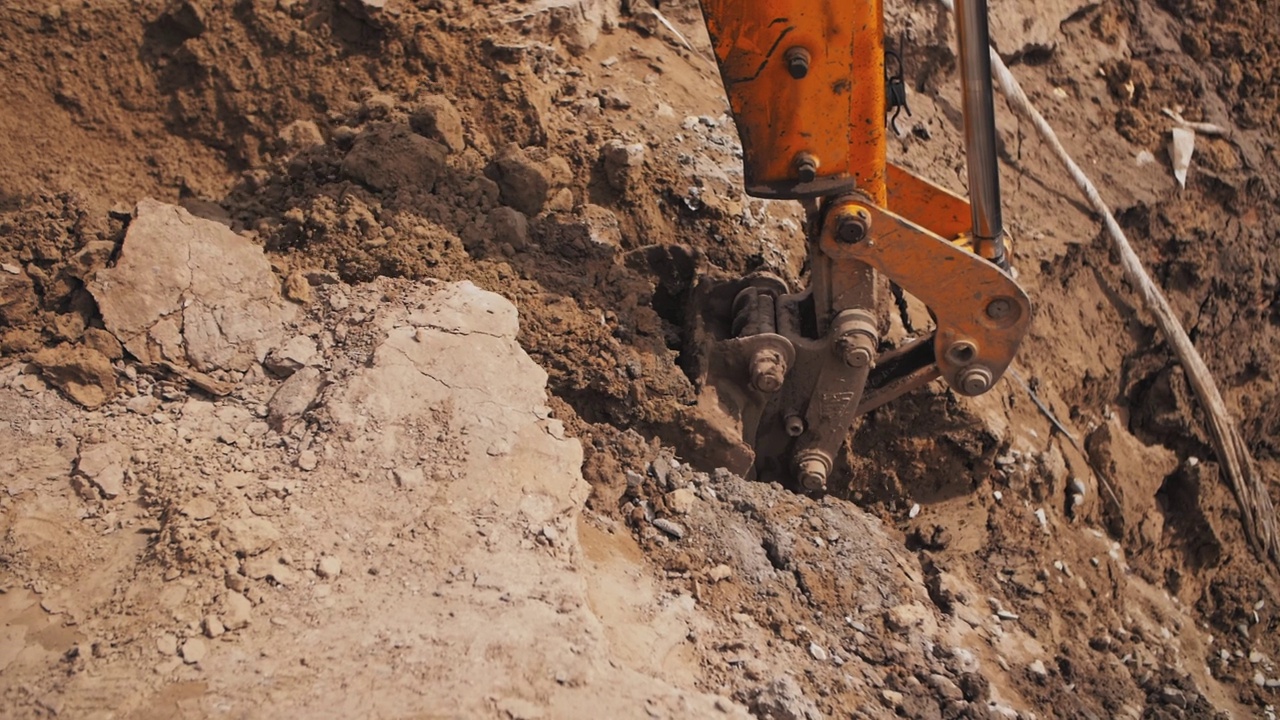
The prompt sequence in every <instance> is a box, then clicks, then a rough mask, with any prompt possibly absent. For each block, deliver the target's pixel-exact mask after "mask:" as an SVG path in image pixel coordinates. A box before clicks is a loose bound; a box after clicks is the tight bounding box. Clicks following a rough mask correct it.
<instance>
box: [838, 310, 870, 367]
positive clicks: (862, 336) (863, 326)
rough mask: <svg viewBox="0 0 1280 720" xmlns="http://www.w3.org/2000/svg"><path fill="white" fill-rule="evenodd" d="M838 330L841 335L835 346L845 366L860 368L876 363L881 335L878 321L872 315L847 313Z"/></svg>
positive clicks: (859, 312) (855, 312) (851, 311)
mask: <svg viewBox="0 0 1280 720" xmlns="http://www.w3.org/2000/svg"><path fill="white" fill-rule="evenodd" d="M837 330H838V332H839V333H840V334H839V335H838V336H837V337H836V341H835V343H834V346H835V350H836V352H837V353H838V354H839V355H840V359H841V360H843V361H844V364H845V365H848V366H849V367H852V368H860V367H866V366H869V365H871V364H872V363H873V362H874V361H875V357H876V348H877V347H878V346H879V344H880V333H879V332H878V331H877V330H876V319H875V317H874V316H873V315H871V313H869V312H865V311H861V310H850V311H847V312H846V313H845V314H844V319H843V322H842V323H841V325H840V326H839V327H838V328H837Z"/></svg>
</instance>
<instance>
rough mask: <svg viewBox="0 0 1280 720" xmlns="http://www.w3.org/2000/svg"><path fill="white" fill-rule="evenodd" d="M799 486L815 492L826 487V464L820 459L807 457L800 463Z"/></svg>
mask: <svg viewBox="0 0 1280 720" xmlns="http://www.w3.org/2000/svg"><path fill="white" fill-rule="evenodd" d="M800 487H803V488H804V489H805V490H808V491H809V492H816V491H818V490H823V489H825V488H826V487H827V465H826V463H824V462H822V461H821V460H817V459H809V460H805V461H803V462H801V463H800Z"/></svg>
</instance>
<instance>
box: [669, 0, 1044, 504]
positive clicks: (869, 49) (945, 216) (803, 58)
mask: <svg viewBox="0 0 1280 720" xmlns="http://www.w3.org/2000/svg"><path fill="white" fill-rule="evenodd" d="M701 4H702V10H703V16H704V18H705V19H706V23H707V29H708V31H709V33H710V35H711V39H712V44H713V47H714V50H715V55H716V61H717V64H718V66H719V69H720V75H721V78H722V80H723V81H724V85H725V89H726V91H727V94H728V97H729V102H730V107H731V109H732V111H733V115H734V120H735V123H736V126H737V128H738V132H739V136H740V138H741V140H742V146H743V164H744V173H745V180H746V191H747V192H748V194H751V195H754V196H757V197H772V198H798V199H801V200H802V201H803V202H804V205H805V210H806V214H807V221H806V231H805V234H806V236H807V240H808V242H809V248H810V256H809V259H810V273H809V287H808V288H807V289H805V290H803V291H801V292H797V293H794V294H792V293H790V292H789V290H788V288H787V287H786V285H785V284H784V283H782V282H781V281H780V280H778V279H777V278H774V277H772V276H767V275H756V276H753V277H750V278H746V279H744V280H742V281H737V282H727V283H716V282H712V281H710V280H708V279H704V280H703V282H701V283H699V285H698V287H697V289H696V291H695V298H694V300H693V305H694V307H695V312H694V313H692V314H691V315H692V322H693V324H694V332H693V334H692V337H690V338H689V345H688V346H687V347H686V357H687V358H688V359H689V362H688V364H689V366H690V367H691V368H692V372H691V374H692V376H693V379H694V382H695V384H696V385H697V387H698V388H699V395H698V409H699V413H700V414H702V415H705V416H706V417H709V418H712V419H713V421H712V422H708V423H706V425H705V426H703V427H701V428H700V429H701V431H702V432H703V433H705V435H706V437H707V438H710V439H709V440H708V441H707V442H708V444H709V445H710V444H713V442H712V441H713V440H716V441H722V442H723V448H722V449H721V450H719V451H717V452H713V453H710V455H711V458H709V459H710V460H711V461H712V462H719V464H722V465H724V466H725V467H728V468H729V469H731V470H735V471H736V472H739V473H742V474H744V475H746V476H748V477H756V478H760V479H769V480H783V481H787V482H791V483H793V484H798V485H799V486H800V487H801V488H802V489H804V490H807V491H811V492H815V491H821V490H823V489H825V488H826V486H827V482H828V479H829V476H830V474H831V472H832V468H833V458H835V457H837V455H838V453H839V450H840V446H841V444H842V443H843V442H844V441H845V440H846V438H847V437H848V435H849V431H850V428H851V426H852V424H853V423H854V422H855V420H856V418H857V416H858V415H860V414H863V413H866V412H869V411H870V410H872V409H874V408H876V407H879V406H880V405H883V404H884V403H885V402H888V401H890V400H892V399H893V398H896V397H898V396H900V395H902V394H903V393H905V392H908V391H910V390H911V389H913V388H917V387H920V386H921V385H924V384H926V383H928V382H931V381H933V380H935V379H937V378H943V379H945V380H946V381H947V382H948V383H949V384H950V385H951V386H952V387H953V388H955V389H956V390H957V391H958V392H961V393H964V394H979V393H982V392H986V391H987V390H989V389H990V388H991V387H992V386H993V385H994V383H995V382H996V381H997V380H998V379H999V378H1000V376H1001V374H1002V373H1004V371H1005V370H1006V369H1007V367H1008V365H1009V363H1010V362H1011V360H1012V358H1013V354H1014V352H1015V351H1016V349H1017V347H1018V345H1019V344H1020V342H1021V341H1022V338H1023V337H1024V336H1025V334H1026V332H1027V328H1028V326H1029V323H1030V317H1031V305H1030V301H1029V300H1028V299H1027V296H1026V294H1025V293H1024V292H1023V291H1022V289H1021V288H1019V287H1018V285H1017V284H1016V283H1015V282H1014V281H1013V279H1012V278H1011V277H1010V276H1009V274H1008V273H1007V272H1005V271H1004V269H1002V268H1007V265H1006V264H1004V263H1007V261H1008V257H1009V253H1008V252H1006V250H1007V245H1008V243H1007V237H1006V236H1005V234H1004V233H1002V232H992V231H991V227H992V224H993V223H994V224H995V225H996V226H998V225H999V197H998V184H997V183H996V182H995V181H996V180H998V178H997V177H996V175H995V173H994V168H995V164H994V162H995V161H994V149H993V146H992V149H991V151H990V152H988V151H987V150H981V151H976V152H977V154H971V156H970V167H971V169H973V171H974V172H977V173H979V178H978V180H979V181H981V187H980V188H979V189H978V191H977V192H976V193H975V197H976V198H977V199H976V200H975V202H976V203H977V204H978V205H979V206H980V207H978V208H976V209H975V208H971V207H970V204H969V202H967V201H966V200H965V199H964V198H962V197H959V196H957V195H955V194H953V193H950V192H948V191H946V190H944V189H942V188H939V187H937V186H935V185H933V184H931V183H928V182H926V181H924V180H922V179H920V178H917V177H915V176H913V175H911V174H910V173H908V172H906V171H904V170H902V169H900V168H897V167H894V166H892V165H889V164H887V162H886V160H885V133H884V127H885V125H884V110H885V103H886V98H885V94H886V85H885V78H884V47H883V37H884V33H883V28H884V21H883V3H882V0H870V1H869V2H865V3H861V2H860V3H835V4H832V3H826V4H821V3H819V4H816V5H815V4H814V3H811V2H804V1H802V0H769V1H768V2H765V1H764V0H702V3H701ZM969 74H970V75H972V73H969ZM988 87H989V86H988ZM979 89H980V88H979ZM967 114H968V113H967ZM975 117H976V116H975ZM977 127H982V122H981V119H979V122H978V124H977ZM979 159H980V160H981V162H979V161H978V160H979ZM988 170H990V172H988ZM972 184H975V183H971V185H972ZM975 226H976V227H977V231H976V232H975ZM998 264H1000V265H999V266H998ZM878 273H879V274H883V275H884V276H886V277H887V278H888V279H890V280H892V281H893V282H894V283H895V284H896V285H897V286H899V287H901V288H903V289H904V290H906V291H907V292H910V293H911V294H912V295H914V296H915V297H917V298H919V299H920V300H921V301H923V302H924V303H925V304H926V305H927V306H928V307H929V308H930V310H931V312H932V313H933V315H934V316H935V319H936V324H937V328H936V330H935V332H934V333H933V335H931V336H929V337H928V338H921V339H919V340H917V341H913V342H911V343H908V344H906V345H904V346H902V347H900V348H897V349H893V350H890V351H888V352H885V353H883V354H880V353H879V343H880V337H879V327H878V324H877V317H878V316H877V313H876V307H877V304H878V297H877V287H879V286H880V285H881V283H880V281H878V280H877V274H878Z"/></svg>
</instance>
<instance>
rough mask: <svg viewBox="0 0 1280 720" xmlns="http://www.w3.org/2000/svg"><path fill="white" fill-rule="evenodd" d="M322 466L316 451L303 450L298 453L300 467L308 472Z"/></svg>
mask: <svg viewBox="0 0 1280 720" xmlns="http://www.w3.org/2000/svg"><path fill="white" fill-rule="evenodd" d="M319 464H320V458H318V457H316V453H315V451H314V450H303V451H302V452H300V453H298V467H300V468H302V469H303V470H305V471H307V472H311V471H312V470H315V469H316V467H317V466H318V465H319Z"/></svg>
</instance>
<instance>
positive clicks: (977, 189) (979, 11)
mask: <svg viewBox="0 0 1280 720" xmlns="http://www.w3.org/2000/svg"><path fill="white" fill-rule="evenodd" d="M955 6H956V8H955V9H956V35H957V37H958V38H959V42H960V82H961V88H962V90H963V94H964V99H963V110H964V139H965V164H966V165H967V166H968V170H969V206H970V208H971V209H972V212H973V234H974V237H975V238H976V239H977V240H978V241H979V243H978V244H979V246H981V245H983V244H988V245H990V244H993V243H994V246H995V249H996V253H995V254H996V256H997V258H999V256H1001V255H1003V245H1004V243H1003V242H998V241H999V240H1000V238H1001V237H1002V236H1003V234H1004V225H1003V222H1002V220H1001V217H1000V170H999V167H998V165H997V164H996V116H995V107H994V106H993V101H992V88H991V55H990V54H989V53H990V50H989V48H990V46H991V40H990V33H989V32H988V30H987V0H955ZM983 241H985V242H983Z"/></svg>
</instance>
